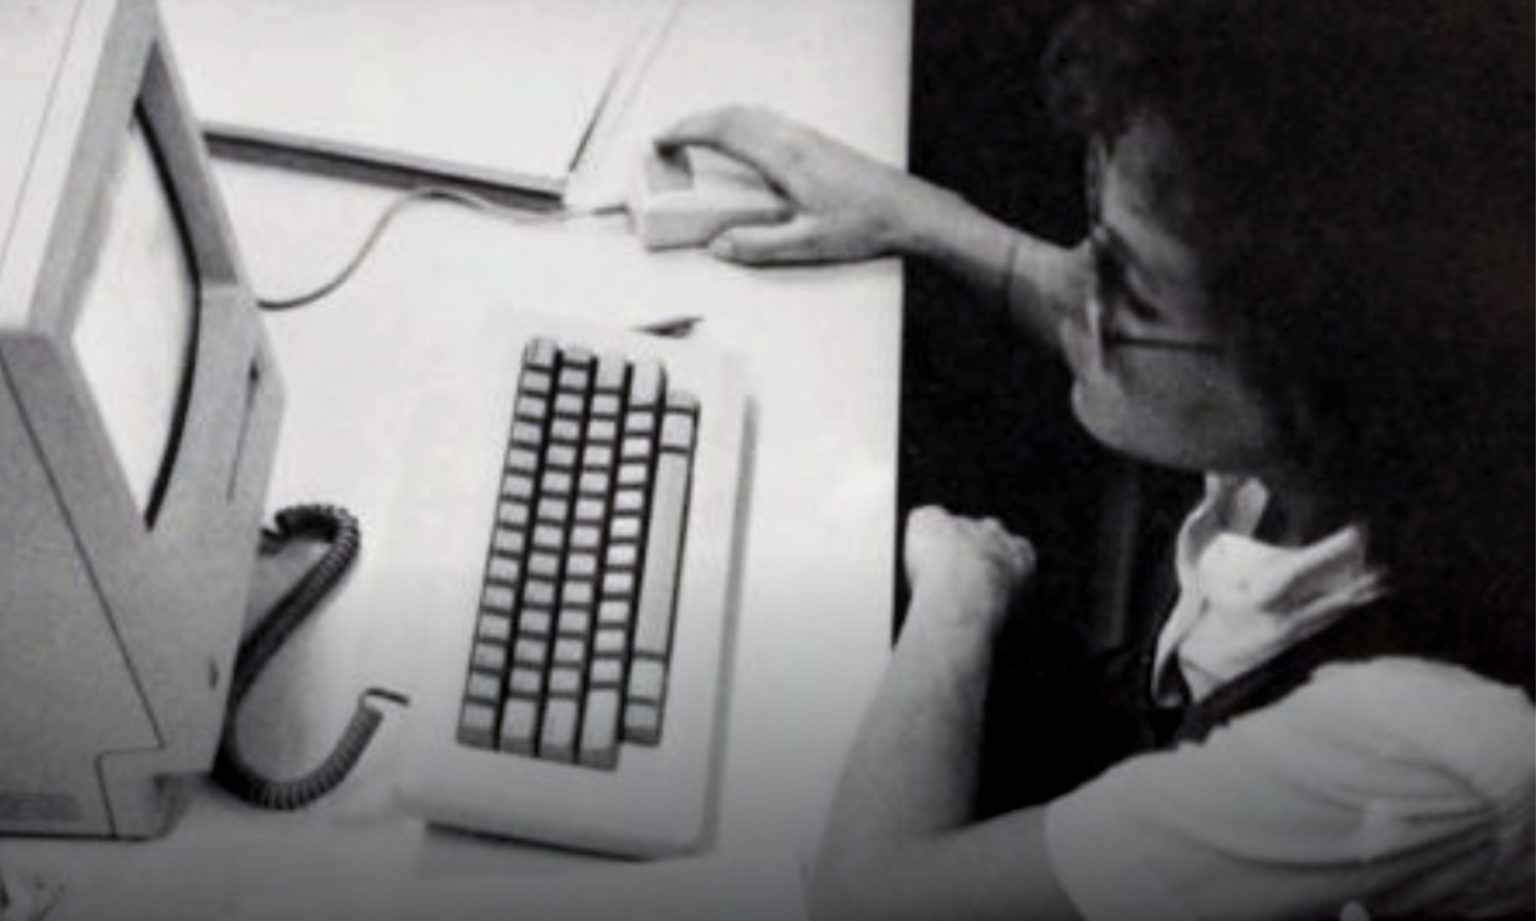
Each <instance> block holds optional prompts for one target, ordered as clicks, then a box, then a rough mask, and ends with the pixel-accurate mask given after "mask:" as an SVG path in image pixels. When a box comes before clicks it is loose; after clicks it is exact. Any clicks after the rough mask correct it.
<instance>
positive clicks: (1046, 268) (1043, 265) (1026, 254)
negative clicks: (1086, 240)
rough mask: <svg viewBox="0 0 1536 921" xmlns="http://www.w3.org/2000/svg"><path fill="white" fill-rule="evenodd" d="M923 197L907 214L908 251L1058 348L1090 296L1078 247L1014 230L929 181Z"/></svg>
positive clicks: (986, 303) (1036, 338)
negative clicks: (1061, 330)
mask: <svg viewBox="0 0 1536 921" xmlns="http://www.w3.org/2000/svg"><path fill="white" fill-rule="evenodd" d="M922 199H923V200H922V201H921V202H920V203H917V202H914V207H912V208H911V209H910V211H909V214H910V217H909V218H908V221H907V223H908V224H909V230H908V233H907V235H906V238H905V239H904V240H903V243H902V250H903V252H905V253H906V254H908V255H913V256H918V257H920V258H925V259H928V260H930V261H932V262H934V263H935V264H937V265H939V266H942V267H943V268H945V269H946V270H948V271H950V272H952V273H953V274H954V275H956V276H957V277H959V278H961V279H962V280H964V281H966V282H967V283H968V284H969V285H970V286H971V287H972V288H973V289H974V290H975V291H976V293H977V300H978V303H980V304H981V305H982V306H983V307H985V308H991V309H1000V310H1004V311H1006V313H1007V315H1008V317H1009V319H1010V321H1011V322H1012V323H1013V324H1014V325H1015V326H1017V327H1018V328H1019V329H1021V330H1023V331H1024V332H1026V333H1027V334H1028V335H1030V336H1031V337H1032V338H1034V339H1035V340H1036V341H1037V342H1040V343H1042V344H1044V345H1046V346H1048V347H1049V348H1051V349H1052V350H1056V349H1058V348H1059V343H1058V338H1057V336H1058V334H1057V327H1058V326H1059V324H1060V322H1061V319H1062V317H1063V316H1064V315H1065V314H1066V313H1067V312H1069V311H1071V310H1076V309H1079V308H1080V306H1081V304H1082V299H1083V297H1084V295H1085V290H1086V288H1085V280H1086V273H1085V271H1084V265H1083V261H1082V258H1081V254H1080V252H1079V250H1077V249H1068V248H1065V247H1061V246H1057V245H1055V244H1052V243H1048V242H1046V241H1044V240H1041V239H1039V238H1037V237H1034V236H1031V235H1030V234H1027V233H1024V232H1023V231H1020V230H1017V229H1015V228H1013V227H1010V226H1008V225H1007V224H1005V223H1003V222H1002V221H999V220H997V219H996V218H994V217H992V216H991V215H988V214H987V213H985V212H983V211H982V210H980V209H979V208H976V207H975V206H974V205H972V204H970V203H969V202H967V201H966V200H965V199H964V198H962V197H960V196H959V195H956V194H954V193H953V192H949V191H947V190H943V189H940V188H938V187H937V186H928V188H927V190H925V194H924V195H923V196H922Z"/></svg>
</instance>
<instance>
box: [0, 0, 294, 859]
mask: <svg viewBox="0 0 1536 921" xmlns="http://www.w3.org/2000/svg"><path fill="white" fill-rule="evenodd" d="M0 119H3V121H4V124H5V126H6V127H5V130H4V131H3V132H0V753H3V754H0V834H37V835H87V836H113V837H145V836H151V835H154V834H157V833H159V832H160V831H162V830H163V829H164V828H165V827H166V825H167V823H168V821H169V818H170V816H171V815H172V814H173V805H174V802H175V800H176V797H175V795H174V793H175V789H176V787H177V786H178V785H177V784H175V783H168V782H167V778H171V777H175V776H178V775H183V774H187V773H193V772H200V771H204V770H206V769H207V768H208V767H209V765H210V764H211V763H212V761H213V757H214V753H215V750H216V747H217V744H218V740H219V736H220V733H221V728H222V724H223V720H224V710H225V702H226V698H227V694H228V687H229V680H230V673H231V667H232V660H233V657H234V652H235V649H236V646H237V644H238V642H239V639H240V634H241V629H242V625H243V621H244V616H245V607H246V602H247V594H248V590H249V585H250V579H251V571H252V568H253V561H254V559H255V555H256V548H257V541H258V538H259V534H260V517H261V514H262V508H263V503H264V494H265V491H266V485H267V480H268V475H269V470H270V466H271V458H272V452H273V447H274V443H275V440H276V436H277V427H278V418H279V415H280V404H281V388H280V386H279V383H278V378H277V375H276V374H275V373H274V368H273V364H272V359H271V354H270V351H269V349H268V345H267V343H266V341H265V339H264V336H263V332H262V328H261V325H260V320H259V317H258V315H257V311H256V307H255V304H254V301H253V300H252V297H251V295H250V294H249V292H248V289H247V287H246V285H245V284H244V282H243V279H242V274H243V273H242V270H241V267H240V265H239V263H238V259H237V256H236V252H235V247H234V242H233V237H232V235H231V232H230V229H229V225H228V222H227V220H226V217H225V214H224V211H223V208H222V205H221V203H220V201H219V198H218V195H217V193H216V190H215V188H214V186H213V181H212V178H211V174H210V169H209V163H208V159H207V155H206V153H205V150H204V147H203V142H202V140H201V138H200V136H199V134H198V130H197V126H196V124H195V122H194V120H193V119H192V117H191V114H190V113H189V111H188V108H187V104H186V99H185V95H184V93H183V91H182V88H181V86H180V85H179V83H178V78H177V75H176V70H175V67H174V63H173V61H172V59H171V55H170V50H169V49H168V48H167V46H166V40H165V33H164V31H163V29H162V27H161V23H160V20H159V18H158V14H157V11H156V9H155V8H154V5H153V3H152V2H151V0H49V2H46V3H38V2H32V0H0Z"/></svg>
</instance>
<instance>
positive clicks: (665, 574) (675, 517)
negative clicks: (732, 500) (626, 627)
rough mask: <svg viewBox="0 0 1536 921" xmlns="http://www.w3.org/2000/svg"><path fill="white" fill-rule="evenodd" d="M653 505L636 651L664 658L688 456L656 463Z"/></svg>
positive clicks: (663, 458) (668, 456) (669, 647)
mask: <svg viewBox="0 0 1536 921" xmlns="http://www.w3.org/2000/svg"><path fill="white" fill-rule="evenodd" d="M654 501H655V505H654V507H653V508H652V510H651V521H650V527H649V528H648V529H647V531H646V545H645V546H646V550H645V578H644V579H643V580H642V581H641V585H640V603H639V607H638V611H637V618H636V621H635V652H636V653H637V654H639V655H650V656H655V657H656V658H658V659H665V658H666V657H667V655H668V654H669V653H670V652H671V650H672V608H673V604H674V603H675V601H676V598H677V567H678V563H679V561H680V559H681V554H682V538H683V516H684V512H685V511H686V504H687V501H688V459H687V458H685V457H681V456H679V455H676V454H663V455H662V456H661V458H660V459H659V460H658V461H657V464H656V483H655V496H654Z"/></svg>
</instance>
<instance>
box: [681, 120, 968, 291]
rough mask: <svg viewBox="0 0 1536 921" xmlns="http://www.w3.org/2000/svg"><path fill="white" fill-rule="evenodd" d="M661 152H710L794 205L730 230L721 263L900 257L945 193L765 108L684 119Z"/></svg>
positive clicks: (717, 246) (719, 246) (720, 248)
mask: <svg viewBox="0 0 1536 921" xmlns="http://www.w3.org/2000/svg"><path fill="white" fill-rule="evenodd" d="M655 143H656V146H657V148H658V149H661V150H668V149H671V148H676V147H681V146H686V145H693V144H697V145H702V146H706V147H711V148H714V149H716V150H718V151H720V152H722V153H725V154H728V155H730V156H733V157H735V158H737V159H739V160H742V161H743V162H745V163H747V164H749V165H751V166H752V167H754V168H755V169H757V170H758V171H759V172H760V173H762V174H763V176H764V177H765V178H767V179H768V181H769V182H771V183H773V184H774V185H775V186H776V187H777V188H778V189H779V191H780V192H781V193H783V195H784V196H785V197H786V198H788V199H789V201H790V204H791V206H792V208H793V211H792V213H791V216H790V218H789V219H788V220H786V221H784V222H782V223H777V224H762V225H756V226H741V227H734V228H730V229H728V230H726V231H724V232H722V233H721V234H720V235H719V236H717V237H716V238H715V239H714V240H713V241H711V243H710V249H711V251H713V252H714V253H715V255H717V256H719V257H721V258H722V259H729V260H732V261H735V262H742V263H748V264H753V265H762V264H770V263H805V262H849V261H854V260H859V259H868V258H872V257H874V256H882V255H888V254H892V253H898V252H901V251H902V250H903V248H904V246H905V245H906V244H907V242H908V241H909V240H910V239H911V237H912V235H913V234H914V233H915V232H916V231H915V225H916V222H917V221H918V220H920V219H921V217H922V215H923V209H924V207H925V204H924V199H925V198H931V197H933V196H942V195H944V194H945V193H943V192H942V191H941V190H939V189H938V188H936V187H934V186H931V185H929V184H928V183H925V182H923V181H922V180H919V179H916V178H914V177H912V176H910V175H908V174H907V173H904V172H902V171H901V170H899V169H896V168H895V167H892V166H888V165H886V164H884V163H880V162H879V161H877V160H875V159H873V158H871V157H869V156H866V155H864V154H862V153H859V152H858V151H856V150H854V149H852V148H851V147H848V146H847V145H845V144H842V143H839V142H838V141H835V140H833V139H831V138H829V137H827V136H826V135H824V134H822V133H820V132H818V131H816V130H814V129H812V128H810V127H807V126H805V125H802V124H799V123H797V122H793V121H790V120H789V119H787V118H784V117H783V116H780V115H777V114H775V113H773V112H769V111H767V110H764V109H757V108H748V107H743V106H732V107H728V108H723V109H716V110H713V111H710V112H705V113H703V114H700V115H695V116H693V117H691V118H687V119H684V120H683V121H681V122H679V123H678V124H676V125H674V126H673V127H672V128H671V129H669V130H667V131H666V132H664V133H663V134H661V135H660V136H659V137H657V138H656V142H655Z"/></svg>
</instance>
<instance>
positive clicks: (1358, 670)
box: [1046, 478, 1536, 921]
mask: <svg viewBox="0 0 1536 921" xmlns="http://www.w3.org/2000/svg"><path fill="white" fill-rule="evenodd" d="M1263 499H1264V497H1263V493H1262V488H1261V487H1258V485H1257V484H1256V483H1253V482H1252V481H1247V482H1243V481H1235V480H1227V479H1220V478H1213V479H1212V480H1211V481H1210V482H1209V483H1208V488H1207V497H1206V501H1204V502H1203V503H1202V504H1201V505H1200V507H1198V508H1197V509H1196V510H1195V511H1194V512H1193V513H1192V514H1191V515H1190V517H1189V519H1188V520H1187V521H1186V522H1185V526H1184V528H1183V530H1182V531H1181V532H1180V537H1179V547H1178V560H1179V564H1178V569H1179V577H1180V599H1179V602H1178V604H1177V605H1176V607H1175V611H1174V613H1173V615H1171V616H1170V618H1169V621H1168V623H1167V625H1166V626H1165V628H1164V630H1163V633H1162V634H1161V635H1160V637H1159V643H1158V649H1157V653H1158V658H1157V661H1158V668H1157V669H1156V671H1155V675H1156V679H1155V685H1154V690H1156V691H1157V693H1158V694H1159V695H1161V696H1164V697H1166V696H1168V695H1169V694H1171V693H1174V691H1172V690H1171V689H1170V687H1171V686H1172V685H1174V684H1177V685H1178V692H1180V693H1186V694H1191V695H1192V696H1194V697H1196V698H1198V697H1200V696H1203V694H1204V693H1205V692H1206V691H1208V690H1209V689H1210V688H1211V687H1213V686H1215V685H1216V684H1219V683H1220V682H1221V681H1224V680H1227V679H1229V678H1230V677H1233V676H1234V675H1236V674H1241V673H1243V672H1244V671H1246V670H1248V669H1251V668H1253V667H1256V666H1258V665H1261V664H1262V663H1263V662H1265V661H1267V660H1268V658H1270V657H1272V656H1274V655H1276V654H1278V653H1279V652H1281V651H1283V650H1284V649H1286V648H1289V647H1290V646H1291V645H1293V644H1294V643H1296V642H1299V641H1300V640H1301V639H1304V638H1305V637H1307V636H1310V635H1312V634H1313V633H1315V632H1316V631H1317V630H1319V629H1321V628H1322V627H1324V626H1327V625H1328V624H1330V623H1333V622H1335V621H1336V620H1338V619H1339V618H1340V617H1347V616H1349V612H1350V611H1351V610H1354V609H1356V608H1357V607H1358V606H1359V605H1361V604H1364V603H1365V602H1367V601H1369V600H1371V599H1373V598H1375V597H1377V596H1379V594H1380V593H1381V592H1382V591H1383V583H1382V580H1381V578H1380V577H1379V575H1378V574H1376V573H1374V572H1372V571H1371V570H1370V569H1369V567H1368V566H1367V565H1366V562H1365V560H1366V557H1365V554H1364V546H1363V540H1364V535H1363V533H1362V532H1361V531H1360V530H1359V529H1356V528H1348V529H1345V530H1343V531H1341V532H1338V533H1336V534H1333V535H1330V536H1328V537H1326V538H1324V539H1323V540H1322V541H1319V542H1317V543H1315V544H1312V545H1309V546H1306V547H1299V548H1281V547H1271V546H1267V545H1263V544H1260V543H1259V542H1257V541H1254V540H1253V539H1252V537H1251V532H1252V529H1253V527H1254V526H1255V525H1256V523H1257V521H1258V516H1259V512H1260V511H1261V510H1262V504H1263ZM1175 665H1176V666H1177V667H1175ZM1171 672H1178V673H1180V674H1181V675H1182V677H1184V678H1185V681H1184V682H1170V681H1168V676H1169V674H1170V673H1171ZM1533 790H1536V709H1533V708H1532V705H1531V701H1530V699H1529V698H1528V697H1526V695H1525V694H1524V692H1522V691H1520V690H1519V689H1516V688H1512V687H1507V686H1504V685H1500V684H1497V683H1495V682H1493V681H1490V680H1488V679H1485V678H1483V677H1481V676H1478V675H1476V674H1473V673H1472V672H1469V671H1467V670H1464V669H1461V668H1458V667H1456V666H1452V665H1448V664H1444V663H1439V662H1431V661H1428V660H1423V659H1416V658H1408V657H1381V658H1376V659H1371V660H1368V661H1365V662H1356V663H1349V664H1343V663H1339V664H1333V665H1327V666H1324V667H1322V668H1320V669H1318V671H1317V672H1316V673H1315V674H1314V675H1313V676H1312V678H1311V679H1310V680H1309V681H1308V682H1307V683H1306V684H1304V685H1303V686H1302V687H1300V688H1298V689H1297V690H1296V691H1295V692H1293V693H1291V694H1290V695H1288V696H1287V697H1285V698H1283V699H1282V700H1281V701H1280V702H1278V703H1276V704H1274V705H1271V706H1269V707H1265V708H1262V709H1259V710H1256V711H1254V712H1251V713H1249V714H1246V715H1243V716H1240V717H1238V718H1237V719H1235V720H1233V721H1232V722H1231V723H1230V724H1228V725H1226V726H1225V727H1222V728H1219V729H1217V730H1215V731H1214V732H1212V733H1211V734H1210V736H1209V737H1207V738H1206V739H1205V741H1204V742H1201V743H1186V744H1184V745H1181V746H1179V747H1178V748H1176V749H1174V750H1172V751H1161V752H1153V753H1149V754H1145V755H1140V756H1137V757H1134V758H1131V759H1128V760H1126V761H1123V762H1121V763H1119V764H1117V765H1115V766H1113V767H1111V768H1110V769H1109V770H1107V771H1106V772H1105V773H1104V774H1102V775H1100V776H1099V777H1098V778H1096V779H1094V780H1092V781H1089V782H1088V783H1086V784H1084V785H1083V786H1081V787H1079V788H1078V789H1076V790H1075V791H1073V792H1071V793H1069V794H1067V795H1066V796H1063V797H1061V798H1059V799H1057V800H1055V801H1053V802H1052V803H1051V804H1049V805H1048V806H1047V809H1046V841H1047V847H1048V850H1049V853H1050V859H1051V862H1052V866H1053V869H1054V870H1055V872H1056V875H1057V877H1058V879H1060V881H1061V883H1062V885H1063V886H1064V887H1065V888H1066V890H1067V892H1068V893H1069V894H1070V896H1071V898H1072V900H1073V902H1074V904H1075V905H1076V906H1077V908H1078V910H1079V911H1080V912H1081V913H1082V914H1083V915H1084V916H1085V917H1086V918H1088V919H1089V921H1117V919H1122V918H1123V919H1137V921H1155V919H1161V918H1181V919H1184V918H1189V919H1213V921H1243V919H1278V918H1302V919H1306V918H1328V917H1335V916H1340V915H1341V914H1343V916H1344V917H1351V916H1352V917H1371V916H1392V915H1401V914H1407V913H1409V912H1413V913H1433V914H1435V915H1437V916H1452V917H1454V916H1465V917H1487V916H1493V915H1498V914H1505V913H1509V912H1512V911H1516V910H1529V909H1530V907H1531V904H1532V900H1533V892H1536V876H1533V867H1536V853H1533V840H1532V839H1533V832H1532V829H1533V821H1532V820H1533V817H1536V801H1533Z"/></svg>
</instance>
